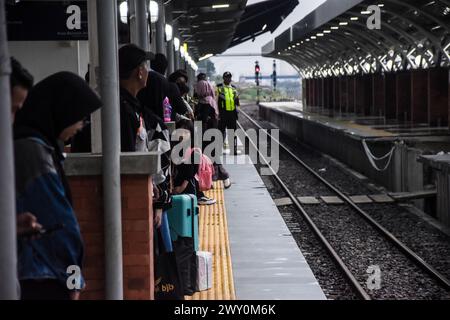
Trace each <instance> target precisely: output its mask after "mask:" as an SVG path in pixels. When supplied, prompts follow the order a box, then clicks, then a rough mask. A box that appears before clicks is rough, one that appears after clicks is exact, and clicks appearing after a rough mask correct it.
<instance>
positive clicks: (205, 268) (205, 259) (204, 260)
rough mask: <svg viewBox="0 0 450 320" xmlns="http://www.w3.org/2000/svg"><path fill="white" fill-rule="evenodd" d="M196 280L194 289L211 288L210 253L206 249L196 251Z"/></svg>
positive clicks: (203, 289) (211, 262)
mask: <svg viewBox="0 0 450 320" xmlns="http://www.w3.org/2000/svg"><path fill="white" fill-rule="evenodd" d="M196 258H197V282H196V288H195V289H196V291H205V290H208V289H211V288H212V284H213V278H212V277H213V272H212V264H213V261H212V253H211V252H206V251H197V252H196Z"/></svg>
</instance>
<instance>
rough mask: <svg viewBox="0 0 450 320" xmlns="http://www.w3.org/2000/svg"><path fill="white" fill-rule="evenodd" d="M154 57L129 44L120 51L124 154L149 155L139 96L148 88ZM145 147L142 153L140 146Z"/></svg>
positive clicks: (121, 124) (121, 134)
mask: <svg viewBox="0 0 450 320" xmlns="http://www.w3.org/2000/svg"><path fill="white" fill-rule="evenodd" d="M150 58H151V56H150V55H149V54H148V53H146V52H145V51H144V50H142V49H141V48H139V47H137V46H135V45H133V44H129V45H125V46H123V47H122V48H120V50H119V76H120V138H121V139H120V140H121V150H122V152H134V151H146V150H144V149H145V145H146V144H147V132H146V129H145V123H144V110H143V108H142V106H141V104H140V102H139V100H138V99H137V97H136V96H137V94H138V92H139V91H141V89H142V88H144V87H145V85H146V84H147V78H148V72H149V70H150ZM141 145H143V146H144V147H143V149H142V150H139V149H140V146H141Z"/></svg>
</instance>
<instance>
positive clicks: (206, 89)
mask: <svg viewBox="0 0 450 320" xmlns="http://www.w3.org/2000/svg"><path fill="white" fill-rule="evenodd" d="M195 93H196V95H197V98H198V104H197V106H196V107H195V117H196V119H197V120H198V121H201V122H202V125H203V133H205V132H206V130H209V129H218V127H219V108H218V106H217V102H216V95H215V91H214V89H213V87H212V85H211V84H210V83H209V82H208V81H207V80H200V81H198V82H197V84H196V85H195ZM208 145H209V143H208V142H206V141H203V150H205V148H206V147H207V146H208ZM212 156H213V157H216V155H215V154H212ZM229 178H230V176H229V175H228V173H227V171H226V170H225V168H224V167H223V166H222V164H220V163H216V162H214V176H213V180H223V181H224V184H225V185H227V183H229ZM227 180H228V181H227ZM215 202H216V201H215V200H214V199H211V198H208V197H206V196H205V195H204V194H202V195H200V197H199V204H207V205H209V204H214V203H215Z"/></svg>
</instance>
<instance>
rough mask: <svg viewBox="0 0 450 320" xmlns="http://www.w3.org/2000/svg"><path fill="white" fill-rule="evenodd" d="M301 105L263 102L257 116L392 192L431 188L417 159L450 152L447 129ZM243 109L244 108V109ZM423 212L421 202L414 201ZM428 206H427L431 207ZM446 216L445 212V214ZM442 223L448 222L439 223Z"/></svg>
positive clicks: (428, 175)
mask: <svg viewBox="0 0 450 320" xmlns="http://www.w3.org/2000/svg"><path fill="white" fill-rule="evenodd" d="M306 109H307V110H304V108H303V106H302V104H301V103H293V102H287V103H286V102H274V103H271V102H269V103H261V104H260V107H259V118H260V120H265V121H267V122H269V123H271V124H272V127H275V128H280V130H281V132H282V133H284V134H285V135H287V136H289V137H290V138H292V139H293V140H295V141H299V142H303V143H305V144H307V145H309V146H311V147H312V148H313V149H315V150H318V151H320V152H322V153H324V154H327V155H329V156H331V157H333V158H335V159H337V160H339V161H340V162H341V163H343V164H345V165H346V166H348V167H349V168H351V169H353V170H354V171H356V172H358V173H359V177H361V178H363V179H365V178H368V179H369V180H371V181H373V182H375V183H376V184H378V185H379V186H382V187H384V188H385V189H387V191H390V192H421V191H424V190H426V188H427V187H428V186H431V185H433V184H434V181H433V179H432V178H431V177H432V176H433V174H432V173H430V172H429V168H427V167H426V166H424V163H423V162H421V161H419V159H420V157H421V156H423V155H436V154H441V153H447V152H450V132H449V131H448V127H445V128H443V127H441V128H440V127H435V128H432V127H427V126H421V125H420V124H416V125H414V126H412V125H407V124H394V123H390V124H389V123H386V124H382V123H381V122H383V121H382V118H376V117H359V116H356V115H336V114H335V115H333V116H330V115H326V114H323V113H320V112H319V111H318V110H315V109H314V108H306ZM243 110H244V111H245V107H244V108H243ZM414 204H415V205H416V206H417V207H418V208H419V209H421V210H424V211H426V210H427V204H426V202H425V200H417V201H414ZM428 205H431V204H430V203H429V204H428ZM444 215H445V216H448V213H447V212H446V213H445V214H444ZM441 221H442V222H444V223H446V224H447V223H448V222H446V221H447V219H444V220H441Z"/></svg>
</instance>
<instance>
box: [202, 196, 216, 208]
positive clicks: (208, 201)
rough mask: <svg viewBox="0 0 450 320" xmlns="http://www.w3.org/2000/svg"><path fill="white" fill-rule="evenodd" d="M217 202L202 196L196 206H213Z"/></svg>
mask: <svg viewBox="0 0 450 320" xmlns="http://www.w3.org/2000/svg"><path fill="white" fill-rule="evenodd" d="M216 202H217V201H216V199H212V198H208V197H206V196H203V197H201V198H199V199H198V204H199V205H201V206H210V205H212V204H215V203H216Z"/></svg>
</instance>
